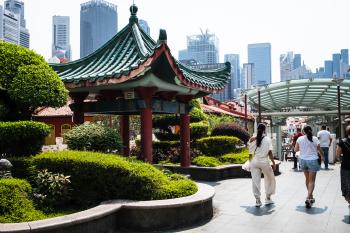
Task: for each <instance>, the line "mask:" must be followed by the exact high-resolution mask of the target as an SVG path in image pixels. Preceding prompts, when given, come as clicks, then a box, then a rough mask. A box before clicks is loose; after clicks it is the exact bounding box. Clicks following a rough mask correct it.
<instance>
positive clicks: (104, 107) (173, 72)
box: [51, 5, 230, 166]
mask: <svg viewBox="0 0 350 233" xmlns="http://www.w3.org/2000/svg"><path fill="white" fill-rule="evenodd" d="M137 10H138V9H137V7H136V6H135V5H132V6H131V7H130V12H131V16H130V19H129V24H128V25H127V26H125V27H124V28H123V29H122V30H121V31H120V32H118V33H117V34H116V35H115V36H114V37H113V38H112V39H111V40H109V41H108V42H107V43H106V44H105V45H103V46H102V47H101V48H99V49H98V50H96V51H95V52H93V53H92V54H90V55H88V56H87V57H84V58H81V59H79V60H76V61H72V62H69V63H65V64H51V66H52V68H53V69H54V70H55V71H56V72H57V74H58V75H59V76H60V78H61V79H62V81H63V82H64V84H65V86H66V88H67V89H68V90H69V95H70V97H71V98H72V100H73V103H72V104H70V108H71V109H72V111H73V122H74V123H75V124H82V123H83V122H84V113H89V114H116V115H121V122H120V123H121V124H120V125H121V134H122V139H123V148H124V150H123V154H124V155H126V156H127V155H128V154H129V117H128V116H129V115H138V114H140V115H141V151H142V157H143V159H144V160H145V161H148V162H152V113H155V114H163V113H166V114H180V119H181V126H180V127H181V130H180V134H181V153H182V158H181V165H182V166H189V165H190V154H189V149H190V129H189V111H190V110H191V108H190V106H189V101H191V99H193V98H198V97H202V96H205V95H208V94H210V93H213V92H217V91H220V90H222V89H224V87H225V84H226V83H227V82H228V79H229V78H230V64H229V63H225V64H222V65H221V67H220V68H217V69H214V70H206V71H201V70H197V69H193V68H190V67H187V66H185V65H184V64H181V63H180V62H179V61H177V60H176V59H174V57H173V56H172V54H171V52H170V49H169V47H168V45H167V36H166V31H165V30H160V35H159V39H158V41H157V42H155V41H154V40H153V39H152V38H151V37H150V36H149V35H147V34H146V33H145V32H144V31H143V30H142V29H141V28H140V26H139V24H138V19H137V16H136V13H137Z"/></svg>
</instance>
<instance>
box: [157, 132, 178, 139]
mask: <svg viewBox="0 0 350 233" xmlns="http://www.w3.org/2000/svg"><path fill="white" fill-rule="evenodd" d="M154 136H156V138H157V139H158V140H159V141H178V140H180V134H173V133H172V132H165V131H159V132H154Z"/></svg>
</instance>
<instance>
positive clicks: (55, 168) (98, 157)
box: [33, 151, 196, 206]
mask: <svg viewBox="0 0 350 233" xmlns="http://www.w3.org/2000/svg"><path fill="white" fill-rule="evenodd" d="M33 162H34V164H35V165H36V166H37V168H38V169H45V168H46V169H48V170H50V171H52V172H56V173H63V174H67V175H70V180H71V188H72V191H71V197H72V201H73V202H74V203H77V204H80V205H82V206H90V205H93V204H97V203H100V202H101V201H105V200H111V199H134V200H152V199H164V198H168V197H169V193H172V194H174V196H171V197H172V198H175V197H180V196H184V195H186V194H187V192H186V191H185V190H195V189H196V188H195V183H193V182H189V183H188V185H189V186H192V187H187V188H184V187H182V186H181V185H180V184H179V185H176V184H175V183H176V182H175V181H171V180H169V178H168V177H167V176H166V175H165V174H164V173H163V172H161V171H160V170H158V169H156V168H155V167H153V166H152V165H150V164H147V163H143V162H140V161H135V160H129V159H127V158H123V157H120V156H116V155H108V154H102V153H95V152H81V151H80V152H79V151H62V152H47V153H43V154H41V155H38V156H36V157H35V158H34V159H33ZM172 182H175V183H174V184H171V183H172ZM169 187H172V188H176V187H180V188H184V191H181V190H178V191H176V190H174V191H172V192H170V191H169ZM175 194H176V195H175ZM177 195H179V196H177Z"/></svg>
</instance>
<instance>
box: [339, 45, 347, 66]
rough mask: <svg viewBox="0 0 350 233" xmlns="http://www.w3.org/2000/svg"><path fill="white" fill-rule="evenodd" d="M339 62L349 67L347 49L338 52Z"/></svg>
mask: <svg viewBox="0 0 350 233" xmlns="http://www.w3.org/2000/svg"><path fill="white" fill-rule="evenodd" d="M340 60H341V62H342V63H344V64H346V65H349V50H348V49H342V50H340Z"/></svg>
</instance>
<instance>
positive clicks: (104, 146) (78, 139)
mask: <svg viewBox="0 0 350 233" xmlns="http://www.w3.org/2000/svg"><path fill="white" fill-rule="evenodd" d="M65 137H66V140H67V144H68V148H69V149H71V150H86V151H100V152H111V151H115V150H117V151H121V148H122V142H121V138H120V136H119V134H118V132H117V131H116V130H115V129H111V128H109V127H107V126H103V125H99V124H86V125H79V126H76V127H74V128H73V129H72V130H70V131H69V132H68V133H67V134H65Z"/></svg>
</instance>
